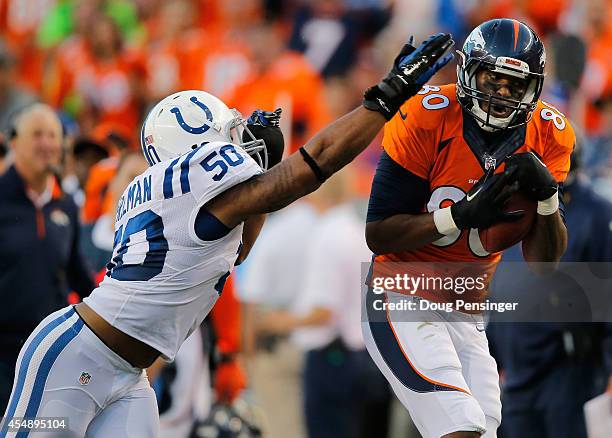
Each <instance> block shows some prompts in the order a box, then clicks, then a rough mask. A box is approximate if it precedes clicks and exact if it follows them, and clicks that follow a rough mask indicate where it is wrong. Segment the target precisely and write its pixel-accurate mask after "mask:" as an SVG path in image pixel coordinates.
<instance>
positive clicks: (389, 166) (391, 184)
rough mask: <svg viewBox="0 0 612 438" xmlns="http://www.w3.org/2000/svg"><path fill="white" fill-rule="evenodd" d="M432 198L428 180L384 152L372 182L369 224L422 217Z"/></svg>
mask: <svg viewBox="0 0 612 438" xmlns="http://www.w3.org/2000/svg"><path fill="white" fill-rule="evenodd" d="M428 197H429V183H428V182H427V180H426V179H423V178H421V177H419V176H418V175H415V174H414V173H412V172H410V171H409V170H407V169H405V168H404V167H402V166H400V165H399V164H398V163H396V162H395V161H394V160H393V159H392V158H391V157H390V156H389V155H388V154H387V153H386V152H385V151H383V153H382V154H381V156H380V160H379V161H378V166H377V167H376V173H375V175H374V180H373V182H372V190H371V192H370V201H369V203H368V216H367V222H374V221H379V220H383V219H386V218H388V217H391V216H395V215H397V214H418V213H421V212H422V211H423V207H424V206H425V204H426V203H427V200H428Z"/></svg>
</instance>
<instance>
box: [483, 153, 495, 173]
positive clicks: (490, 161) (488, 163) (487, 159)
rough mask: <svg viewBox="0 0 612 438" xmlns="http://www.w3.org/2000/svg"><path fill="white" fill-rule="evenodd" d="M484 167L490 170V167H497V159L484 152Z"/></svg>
mask: <svg viewBox="0 0 612 438" xmlns="http://www.w3.org/2000/svg"><path fill="white" fill-rule="evenodd" d="M483 158H484V168H485V170H489V169H490V168H493V169H495V165H496V164H497V160H496V159H495V158H493V157H492V156H491V155H489V154H484V157H483Z"/></svg>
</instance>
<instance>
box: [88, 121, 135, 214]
mask: <svg viewBox="0 0 612 438" xmlns="http://www.w3.org/2000/svg"><path fill="white" fill-rule="evenodd" d="M129 134H130V133H129V131H126V130H125V129H122V127H121V125H114V124H102V125H100V126H98V128H96V129H95V130H94V131H93V132H92V134H91V137H92V139H93V140H94V141H95V142H97V143H98V144H100V145H103V146H104V147H105V148H106V149H107V150H108V151H109V155H110V157H109V158H106V159H104V160H101V161H99V162H97V163H96V164H94V165H93V166H92V167H91V168H90V169H89V174H88V178H87V181H86V184H85V187H84V189H85V204H84V205H83V209H82V211H81V215H82V220H83V223H85V224H93V223H94V222H95V221H96V220H98V218H99V217H100V216H101V215H102V214H103V213H105V212H106V211H107V210H108V208H109V205H108V204H109V203H110V201H109V200H108V199H107V198H108V196H107V194H108V188H109V185H110V183H111V181H112V180H113V178H114V177H115V175H116V173H117V169H118V168H119V167H120V166H121V163H122V162H123V159H124V158H125V156H126V155H127V154H128V153H129V142H128V136H129ZM126 184H127V183H126Z"/></svg>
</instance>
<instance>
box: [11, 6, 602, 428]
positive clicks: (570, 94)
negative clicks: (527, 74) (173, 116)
mask: <svg viewBox="0 0 612 438" xmlns="http://www.w3.org/2000/svg"><path fill="white" fill-rule="evenodd" d="M493 17H512V18H516V19H520V20H522V21H525V22H527V23H528V24H529V25H531V26H532V27H533V28H534V29H535V30H536V32H537V33H538V34H539V35H540V36H541V37H542V38H543V40H544V42H545V45H546V48H547V77H546V81H545V90H544V92H543V99H544V100H546V101H547V102H550V103H552V104H554V105H555V106H556V107H557V108H559V109H560V110H561V111H562V112H563V113H564V114H565V115H567V116H568V117H569V118H570V120H571V121H572V123H573V126H574V128H575V130H576V131H577V133H578V138H579V145H580V154H581V164H582V166H581V172H582V175H583V176H582V178H584V179H586V180H588V181H589V183H590V185H591V187H592V188H593V189H594V190H595V191H596V192H597V193H599V194H600V195H602V196H603V197H606V198H608V199H609V200H612V152H611V151H612V1H609V0H584V1H582V0H581V1H578V0H548V1H537V0H231V1H223V0H163V1H162V0H87V1H83V0H81V1H79V0H0V173H2V171H3V169H4V168H6V167H8V166H9V165H10V163H11V156H10V155H11V154H10V147H9V144H10V140H11V138H12V136H13V135H14V132H13V131H14V130H13V118H14V116H15V115H16V114H17V113H18V112H19V111H20V110H21V109H23V108H25V107H26V106H28V105H30V104H31V103H33V102H37V101H39V102H44V103H47V104H49V105H51V106H52V107H53V108H55V109H56V110H57V112H58V114H59V116H60V119H61V121H62V126H63V131H64V135H65V141H64V143H63V159H62V166H61V168H60V169H57V170H58V177H59V178H60V179H61V185H62V187H63V190H64V191H65V192H66V193H69V194H70V195H72V197H73V198H74V201H75V202H76V204H77V205H78V206H79V208H80V212H81V221H82V235H81V247H82V251H83V254H84V256H85V257H86V259H87V261H88V263H89V266H90V268H91V270H92V271H93V272H100V273H101V274H100V275H103V272H104V266H105V264H106V263H107V262H108V260H109V257H110V254H111V251H112V247H113V219H112V217H113V212H114V210H115V205H116V200H117V199H118V197H119V196H120V194H121V193H122V191H123V189H124V188H125V187H126V185H127V184H128V183H129V181H130V180H131V179H132V178H133V177H134V176H135V175H137V174H139V173H140V172H142V171H143V170H144V169H145V168H146V162H145V161H144V159H143V158H142V156H141V154H140V151H139V149H140V140H139V136H140V126H141V124H142V122H143V117H144V115H145V114H146V113H147V110H148V109H150V108H151V107H152V106H153V105H154V104H155V103H156V102H157V101H158V100H159V99H161V98H162V97H165V96H166V95H168V94H170V93H172V92H174V91H178V90H185V89H202V90H205V91H208V92H210V93H212V94H215V95H216V96H218V97H220V98H221V99H222V100H223V101H224V102H225V103H226V104H227V105H228V106H229V107H235V108H237V109H238V110H239V111H241V112H242V114H244V115H245V116H248V115H249V114H250V113H251V112H252V111H253V110H254V109H256V108H260V109H264V110H269V111H271V110H273V109H275V108H277V107H281V108H282V109H283V116H282V121H281V128H282V130H283V132H284V136H285V140H286V145H287V149H288V152H293V151H295V150H296V149H297V148H298V147H299V146H300V145H302V144H303V143H304V142H305V141H307V140H308V138H310V137H311V136H312V135H313V134H314V133H316V132H317V131H318V130H319V129H321V128H322V127H324V126H325V125H326V124H327V123H329V122H330V121H332V120H334V119H336V118H337V117H339V116H341V115H342V114H344V113H346V112H347V111H349V110H351V109H352V108H353V107H356V106H357V105H359V103H360V101H361V96H362V92H363V90H365V89H366V88H367V87H369V86H370V85H372V84H374V83H376V82H377V81H378V80H379V78H380V77H381V76H382V75H384V73H385V72H386V70H387V68H388V66H389V65H390V63H391V62H392V59H393V56H394V55H395V54H396V53H397V51H398V49H399V48H400V47H401V45H402V44H403V43H404V42H405V41H406V39H407V37H408V36H409V35H414V36H415V38H416V40H417V41H419V40H421V39H424V38H425V37H427V36H428V35H430V34H432V33H435V32H438V31H448V32H451V33H452V34H453V36H454V38H455V41H456V42H457V44H461V42H462V41H463V39H464V38H465V36H467V34H468V33H469V31H470V30H471V29H472V28H473V27H475V26H476V25H477V24H479V23H481V22H483V21H485V20H487V19H489V18H493ZM455 81H456V74H455V70H454V68H453V67H447V68H446V69H444V70H443V71H442V72H440V74H438V75H437V76H436V77H434V78H433V81H432V82H434V83H438V84H440V83H450V82H455ZM379 151H380V139H378V140H377V141H375V142H374V143H373V144H372V145H371V147H370V148H369V149H368V150H367V151H366V152H365V153H364V154H363V155H362V156H361V157H360V158H359V159H358V160H357V161H356V163H355V164H354V165H351V166H350V167H349V169H348V170H347V171H346V172H343V174H341V176H339V177H338V178H336V179H335V180H334V181H332V182H330V184H329V187H328V189H327V190H323V191H322V192H321V193H317V194H314V195H312V196H311V197H309V198H307V199H306V200H305V201H303V202H300V203H298V204H297V205H296V206H294V207H291V208H289V209H287V211H285V212H281V213H278V214H277V215H273V217H272V218H271V219H270V221H269V223H268V224H267V225H266V227H265V228H264V232H263V234H262V236H261V239H260V242H259V243H258V244H257V246H256V248H255V252H254V253H253V260H252V261H250V262H248V263H246V266H245V267H244V268H241V269H240V270H239V272H238V276H237V278H236V280H237V281H236V282H235V284H236V289H237V295H238V297H239V299H240V300H241V301H242V302H243V303H244V310H245V311H244V315H243V316H244V318H243V325H244V332H245V337H244V346H243V349H244V350H245V354H246V355H247V357H249V358H250V359H251V360H250V361H247V363H248V364H250V365H249V366H248V367H247V368H249V374H250V386H251V387H252V388H253V392H254V399H255V400H258V401H259V402H260V403H261V404H262V405H264V407H265V408H266V410H268V411H270V410H271V412H270V413H268V418H269V423H270V424H269V425H268V430H269V431H270V435H269V436H272V437H274V436H287V434H286V430H287V428H288V427H291V428H294V429H295V427H298V428H299V429H300V430H302V427H305V428H306V429H308V430H309V431H310V436H318V437H323V436H324V435H323V434H322V433H314V435H313V432H312V431H316V430H318V429H317V428H319V427H321V425H318V424H316V421H315V422H313V418H315V419H316V418H320V417H321V416H324V413H325V411H326V409H333V406H336V408H337V406H338V401H340V402H341V403H342V401H343V400H351V399H355V397H356V394H357V397H363V394H366V393H367V394H370V395H371V397H369V398H368V399H367V400H363V403H361V407H362V408H364V407H366V408H367V409H369V412H374V410H378V412H383V413H382V414H381V415H388V413H389V409H390V408H389V400H390V395H389V392H388V389H387V388H386V387H385V382H382V381H381V382H377V381H375V378H374V377H372V376H373V375H376V376H378V377H380V376H379V375H378V374H377V371H376V370H375V369H374V370H373V371H372V370H371V368H370V367H371V364H370V363H366V362H368V360H367V353H365V350H364V347H363V340H361V339H360V336H361V335H360V329H359V320H360V319H359V298H360V297H359V294H357V293H354V294H353V295H352V296H351V295H350V293H349V292H350V291H355V290H358V288H359V284H358V280H359V278H358V277H357V276H355V275H354V274H355V273H354V272H352V271H351V269H352V268H351V267H350V266H352V267H353V268H354V264H355V263H358V262H367V261H368V258H369V252H368V250H367V248H366V247H365V242H363V245H359V244H357V243H355V245H354V246H352V247H345V248H344V250H343V251H341V250H340V247H341V246H342V245H341V244H340V243H333V242H347V241H353V242H357V241H359V242H362V241H363V229H362V228H363V227H362V226H360V224H363V222H364V219H365V210H364V208H363V205H362V201H363V200H364V199H365V198H366V197H367V195H368V192H369V186H370V182H371V176H372V175H373V172H374V168H375V166H376V162H377V159H378V155H379ZM333 230H341V231H342V233H344V234H342V235H338V234H337V233H335V232H334V231H333ZM320 236H323V237H320ZM338 239H339V240H338ZM278 242H283V244H282V245H281V244H279V243H278ZM332 249H333V250H334V252H331V253H330V252H329V251H331V250H332ZM326 252H327V254H326V256H325V257H321V256H319V255H320V254H322V253H323V254H324V253H326ZM351 263H352V264H351ZM325 268H332V269H333V270H335V271H337V272H336V274H338V272H339V273H340V274H342V275H337V276H338V277H339V278H335V277H334V273H333V272H330V273H329V275H328V276H327V277H326V276H324V273H325V272H326V271H325ZM357 274H358V273H357ZM348 277H350V278H353V279H354V280H355V281H354V282H352V283H351V282H349V283H348V284H345V283H343V281H344V280H345V279H346V278H348ZM338 291H347V293H346V294H345V295H342V294H339V293H338ZM334 294H335V298H337V299H338V297H341V300H340V301H338V300H336V302H330V296H334ZM75 299H76V298H75ZM351 300H355V303H356V304H355V306H357V307H355V306H353V307H350V309H349V310H347V307H346V303H347V302H351ZM347 315H348V316H350V315H353V318H352V319H353V321H352V322H351V321H350V319H351V318H349V317H348V316H347ZM355 318H356V320H354V319H355ZM258 334H261V336H259V335H258ZM321 352H323V353H321ZM354 352H358V353H359V354H353V353H354ZM349 353H350V354H349ZM362 353H363V354H362ZM330 357H331V358H332V359H330ZM330 360H331V362H330ZM330 364H331V365H330ZM334 364H336V365H334ZM334 366H337V367H342V366H345V367H348V368H343V369H346V370H351V371H350V372H343V373H342V375H343V377H344V378H345V380H346V382H345V383H346V385H347V386H348V387H351V388H352V389H351V390H350V391H347V392H345V393H343V394H339V393H329V392H325V389H329V388H330V387H331V386H333V385H330V379H329V377H328V376H333V375H334V373H333V369H334ZM330 367H331V368H330ZM330 369H331V371H330ZM337 369H340V368H337ZM371 373H372V374H371ZM300 379H302V383H303V385H304V390H303V391H301V390H300V389H299V388H300V385H301V384H302V383H301V381H300ZM351 379H352V380H351ZM364 379H366V380H367V381H368V382H370V383H371V385H370V387H368V388H365V387H363V386H355V387H352V386H351V385H353V384H354V383H356V382H359V381H361V382H363V380H364ZM332 380H333V379H332ZM274 381H276V383H273V382H274ZM288 382H289V383H288ZM355 391H356V392H355ZM302 397H305V401H304V403H302V401H301V398H302ZM326 403H327V404H326ZM348 409H349V410H348V411H347V412H344V413H342V412H339V409H336V410H335V411H334V415H336V416H338V417H340V418H342V416H343V415H344V416H348V417H349V418H350V416H351V415H353V416H354V415H357V414H355V412H356V411H355V409H356V408H354V407H350V408H348ZM301 412H304V413H303V414H301ZM385 412H386V413H385ZM303 417H305V418H306V420H303ZM366 417H367V416H366ZM377 418H381V417H380V416H379V417H377ZM274 423H276V424H274ZM296 424H297V425H298V426H296ZM302 424H306V426H301V425H302ZM362 426H363V427H362V428H361V430H362V431H363V432H362V433H364V436H365V435H367V431H370V432H371V430H372V429H369V427H371V426H368V425H367V424H364V425H362ZM378 427H379V428H380V427H381V426H380V422H379V424H378ZM390 429H393V426H392V425H391V426H390ZM377 430H378V433H374V434H373V432H371V433H370V434H369V436H383V434H384V433H383V432H382V431H381V430H380V429H377ZM284 432H285V433H284ZM392 432H393V431H392V430H390V432H389V433H392ZM302 434H303V432H300V431H296V432H295V433H293V432H292V433H291V434H290V436H292V437H300V436H303V435H302ZM351 436H358V435H351Z"/></svg>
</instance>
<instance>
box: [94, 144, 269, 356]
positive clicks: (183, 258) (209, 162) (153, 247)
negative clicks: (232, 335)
mask: <svg viewBox="0 0 612 438" xmlns="http://www.w3.org/2000/svg"><path fill="white" fill-rule="evenodd" d="M261 172H262V170H261V168H260V167H259V166H258V165H257V163H256V162H255V161H254V160H253V159H252V158H251V157H250V156H249V155H248V154H247V153H246V152H245V151H244V150H242V149H241V148H240V147H238V146H235V145H232V144H228V143H225V142H211V143H205V144H203V145H201V146H200V147H199V148H197V149H194V150H192V151H190V152H188V153H186V154H184V155H181V156H180V157H178V158H176V159H174V160H171V161H170V160H168V161H163V162H161V163H158V164H156V165H154V166H152V167H150V168H149V169H147V170H146V171H145V172H144V173H142V174H141V175H139V176H137V177H136V178H134V180H133V181H132V182H131V183H130V185H129V186H128V187H127V188H126V189H125V191H124V192H123V195H122V196H121V198H120V199H119V202H118V205H117V214H116V223H115V242H114V246H113V255H112V259H111V261H110V263H109V264H108V265H107V273H106V277H105V278H104V281H103V282H102V283H101V284H100V286H99V287H98V288H96V289H95V290H94V291H93V292H92V293H91V295H90V296H89V297H87V298H85V299H84V302H85V303H87V305H89V306H90V307H91V308H92V309H93V310H95V311H96V312H97V313H98V314H99V315H100V316H101V317H102V318H104V319H105V320H106V321H108V322H109V323H110V324H112V325H113V326H114V327H116V328H118V329H119V330H121V331H122V332H124V333H127V334H128V335H130V336H132V337H134V338H136V339H138V340H140V341H142V342H144V343H146V344H148V345H150V346H151V347H153V348H155V349H156V350H158V351H159V352H161V353H162V355H163V356H164V358H166V359H168V360H172V359H174V356H175V355H176V352H177V351H178V349H179V347H180V346H181V344H182V343H183V341H184V340H185V339H186V338H187V337H188V336H189V335H190V334H191V332H192V331H193V330H194V329H195V328H196V327H197V326H199V325H200V323H201V322H202V320H203V319H204V317H205V316H206V315H207V314H208V312H209V311H210V309H211V308H212V306H213V305H214V304H215V301H216V300H217V298H218V297H219V295H220V293H221V291H222V290H223V285H224V283H225V280H226V279H227V277H228V276H229V274H230V272H231V271H232V269H233V267H234V262H235V261H236V258H237V256H238V252H239V251H240V245H241V238H242V224H241V225H239V226H237V227H235V228H234V229H232V230H231V231H230V232H229V233H228V234H226V235H225V236H224V237H221V238H219V239H217V240H212V241H204V240H201V239H200V238H199V237H198V235H197V234H196V231H195V222H196V216H197V213H198V211H199V210H200V207H201V206H202V205H204V204H205V203H206V202H208V201H210V200H211V199H213V198H214V197H215V196H217V195H219V194H220V193H222V192H224V191H225V190H227V189H229V188H230V187H232V186H234V185H236V184H238V183H240V182H243V181H245V180H247V179H249V178H251V177H253V176H254V175H257V174H259V173H261Z"/></svg>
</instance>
